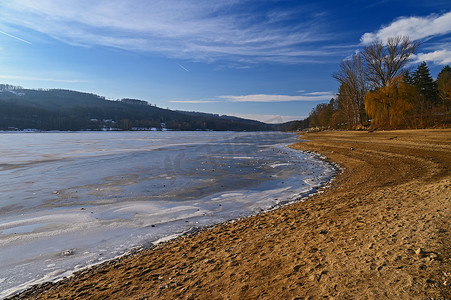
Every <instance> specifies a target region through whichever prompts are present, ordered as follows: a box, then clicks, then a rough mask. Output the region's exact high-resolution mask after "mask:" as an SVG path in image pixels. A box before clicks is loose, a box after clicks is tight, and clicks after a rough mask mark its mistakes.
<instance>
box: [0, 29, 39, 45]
mask: <svg viewBox="0 0 451 300" xmlns="http://www.w3.org/2000/svg"><path fill="white" fill-rule="evenodd" d="M0 33H3V34H4V35H7V36H10V37H12V38H14V39H16V40H19V41H21V42H24V43H27V44H30V45H32V43H30V42H29V41H26V40H23V39H21V38H19V37H17V36H14V35H12V34H9V33H6V32H4V31H1V30H0Z"/></svg>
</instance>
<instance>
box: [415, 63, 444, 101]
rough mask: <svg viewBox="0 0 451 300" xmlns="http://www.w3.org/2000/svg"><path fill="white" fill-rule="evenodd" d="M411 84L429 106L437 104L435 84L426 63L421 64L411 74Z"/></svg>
mask: <svg viewBox="0 0 451 300" xmlns="http://www.w3.org/2000/svg"><path fill="white" fill-rule="evenodd" d="M412 79H413V84H414V85H415V86H416V87H417V88H418V90H419V91H420V93H421V95H422V96H423V97H424V100H425V102H426V103H428V104H429V105H437V104H438V103H439V97H438V88H437V83H436V82H434V80H433V79H432V76H431V73H430V72H429V68H428V66H427V64H426V62H422V63H421V64H420V65H419V66H418V67H417V69H416V70H415V72H413V74H412Z"/></svg>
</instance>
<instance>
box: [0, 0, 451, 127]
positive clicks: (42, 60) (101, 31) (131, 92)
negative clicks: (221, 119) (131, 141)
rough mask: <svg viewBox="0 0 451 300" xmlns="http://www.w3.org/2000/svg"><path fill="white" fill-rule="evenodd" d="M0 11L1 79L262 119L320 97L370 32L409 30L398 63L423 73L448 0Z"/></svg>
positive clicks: (432, 57) (441, 36)
mask: <svg viewBox="0 0 451 300" xmlns="http://www.w3.org/2000/svg"><path fill="white" fill-rule="evenodd" d="M368 15H370V16H371V17H370V18H369V17H368ZM0 17H1V18H0V20H2V21H0V70H1V72H0V81H2V82H5V83H8V84H12V85H18V86H22V87H24V88H26V89H38V88H42V89H67V90H73V91H80V92H85V93H93V94H96V95H99V96H104V97H105V98H106V99H109V100H116V99H122V98H133V99H140V100H144V101H147V102H149V104H152V105H156V106H158V107H162V108H169V109H171V110H183V111H197V112H204V113H211V114H219V115H229V116H236V117H240V118H245V119H252V120H258V121H262V122H265V123H274V122H277V123H284V122H287V121H292V120H302V119H304V118H306V117H308V115H309V113H310V111H311V110H312V109H313V108H314V107H315V106H316V105H317V104H319V103H326V102H329V100H330V99H331V98H332V97H334V96H335V94H336V92H337V90H338V86H339V84H338V82H336V81H335V80H334V79H333V78H332V73H334V72H335V71H337V70H338V68H339V63H340V61H341V60H343V59H346V58H347V57H349V56H351V55H352V54H354V53H356V52H357V51H359V50H360V49H362V48H363V47H364V46H365V45H367V44H369V43H371V42H372V41H374V40H375V39H383V40H385V39H386V38H387V37H390V36H393V35H399V34H402V35H407V36H409V37H410V38H411V39H412V40H415V41H421V42H422V45H421V47H420V49H419V50H418V51H417V54H416V55H415V57H413V60H412V63H411V64H410V67H411V68H415V67H416V66H417V65H418V64H419V63H421V62H422V61H426V62H427V64H428V66H429V68H430V71H431V74H432V75H433V77H436V76H437V74H438V72H439V71H440V70H441V69H442V68H443V67H444V66H445V65H449V64H450V63H451V50H450V49H451V47H450V46H451V10H450V8H449V3H448V1H435V2H427V1H409V2H407V1H390V2H389V3H387V2H385V1H379V2H376V3H372V4H366V3H364V2H363V3H362V2H361V1H351V2H349V3H346V4H338V3H337V4H335V3H331V2H330V1H317V2H315V3H305V2H304V3H299V1H263V2H257V1H252V0H249V1H233V0H231V1H222V2H220V3H210V2H208V1H203V0H199V1H185V2H183V3H178V2H176V1H155V2H152V3H151V4H149V3H148V2H146V1H140V0H134V1H119V0H117V1H97V2H96V3H95V4H92V3H91V2H90V1H87V0H83V1H65V2H64V3H57V2H56V1H52V0H49V1H45V2H43V3H39V4H36V3H34V2H33V1H28V0H15V1H8V3H2V4H0Z"/></svg>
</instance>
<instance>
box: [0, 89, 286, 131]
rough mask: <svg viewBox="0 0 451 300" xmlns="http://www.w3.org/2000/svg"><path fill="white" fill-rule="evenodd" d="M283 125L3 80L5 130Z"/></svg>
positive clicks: (0, 119) (0, 117) (0, 96)
mask: <svg viewBox="0 0 451 300" xmlns="http://www.w3.org/2000/svg"><path fill="white" fill-rule="evenodd" d="M282 127H283V126H282V125H275V124H265V123H262V122H258V121H253V120H246V119H241V118H233V117H228V116H219V115H213V114H205V113H195V112H184V111H173V110H169V109H163V108H159V107H156V106H155V105H149V104H148V103H147V102H146V101H142V100H138V99H122V100H118V101H111V100H107V99H105V97H102V96H98V95H95V94H90V93H82V92H77V91H70V90H60V89H52V90H42V89H39V90H32V89H24V88H22V87H18V86H12V85H6V84H0V130H23V129H38V130H64V131H68V130H148V129H153V128H154V129H163V128H166V129H172V130H221V131H223V130H233V131H243V130H247V131H262V130H265V131H268V130H280V129H282Z"/></svg>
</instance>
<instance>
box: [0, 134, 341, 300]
mask: <svg viewBox="0 0 451 300" xmlns="http://www.w3.org/2000/svg"><path fill="white" fill-rule="evenodd" d="M294 142H296V136H295V135H294V134H291V133H278V132H244V133H237V132H171V131H162V132H58V133H0V153H1V155H0V298H3V297H5V296H7V295H9V294H11V293H13V292H15V291H18V290H22V289H24V288H26V287H28V286H30V285H31V284H35V283H40V282H44V281H51V280H56V279H59V278H62V277H63V276H68V275H70V273H72V272H73V271H76V270H79V269H81V268H83V267H86V266H88V265H92V264H96V263H99V262H102V261H104V260H107V259H111V258H114V257H117V256H120V255H123V254H124V253H126V252H127V251H128V250H130V249H131V248H133V247H136V246H140V245H150V244H151V243H153V242H156V241H158V240H160V239H163V238H165V237H168V236H172V235H175V234H181V233H183V232H186V231H189V230H192V229H195V228H199V227H202V226H207V225H211V224H215V223H220V222H224V221H227V220H230V219H235V218H238V217H242V216H248V215H252V214H255V213H258V212H260V211H262V210H266V209H269V208H271V207H274V206H276V205H279V204H281V203H285V202H290V201H293V200H295V199H297V198H299V197H300V196H302V195H306V194H308V193H310V192H312V191H314V190H315V189H316V188H318V187H319V186H321V185H323V184H324V183H326V182H327V181H329V180H330V179H331V177H332V176H333V174H334V168H333V167H332V166H330V165H329V164H327V163H325V162H323V161H321V160H320V159H319V158H318V157H316V156H314V155H312V154H306V153H302V152H299V151H294V150H291V149H289V148H287V147H286V146H287V145H289V144H291V143H294Z"/></svg>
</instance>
